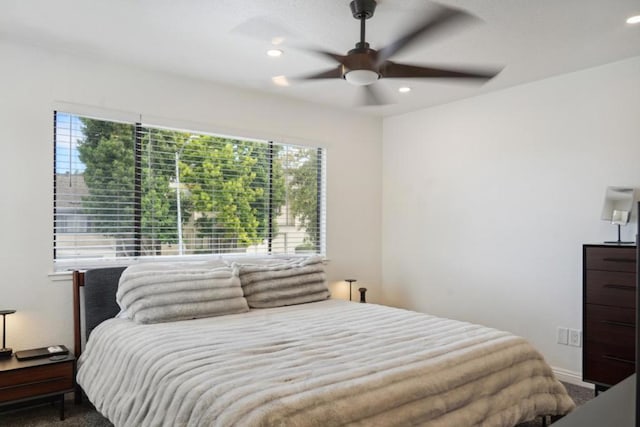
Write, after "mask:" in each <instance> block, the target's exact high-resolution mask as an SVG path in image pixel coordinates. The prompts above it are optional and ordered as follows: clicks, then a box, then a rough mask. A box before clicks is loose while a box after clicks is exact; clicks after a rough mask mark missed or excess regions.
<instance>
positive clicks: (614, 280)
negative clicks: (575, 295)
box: [582, 244, 636, 392]
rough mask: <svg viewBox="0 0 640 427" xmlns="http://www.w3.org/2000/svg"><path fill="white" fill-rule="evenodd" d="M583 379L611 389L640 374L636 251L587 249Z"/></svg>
mask: <svg viewBox="0 0 640 427" xmlns="http://www.w3.org/2000/svg"><path fill="white" fill-rule="evenodd" d="M582 255H583V275H582V277H583V292H582V295H583V297H582V316H583V323H582V330H583V337H584V340H583V341H584V348H583V351H582V379H583V381H585V382H588V383H592V384H595V386H596V392H599V391H602V390H606V389H607V388H608V387H611V386H613V385H615V384H617V383H619V382H620V381H622V380H624V379H625V378H626V377H628V376H629V375H631V374H633V373H634V372H635V342H636V336H635V331H636V314H635V308H636V247H635V246H632V245H604V244H601V245H584V246H583V249H582Z"/></svg>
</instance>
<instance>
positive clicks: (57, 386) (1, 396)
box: [0, 354, 76, 420]
mask: <svg viewBox="0 0 640 427" xmlns="http://www.w3.org/2000/svg"><path fill="white" fill-rule="evenodd" d="M75 371H76V358H75V357H74V356H73V355H71V354H69V355H67V356H66V358H64V359H62V360H50V359H49V358H47V357H45V358H41V359H32V360H25V361H19V360H17V359H16V358H15V356H12V357H11V358H10V359H0V408H5V407H11V406H18V405H22V404H25V403H28V402H30V401H39V400H51V401H55V400H59V401H60V419H61V420H64V394H65V393H70V392H73V391H74V384H75V381H74V378H75Z"/></svg>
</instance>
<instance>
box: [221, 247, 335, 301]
mask: <svg viewBox="0 0 640 427" xmlns="http://www.w3.org/2000/svg"><path fill="white" fill-rule="evenodd" d="M234 265H235V266H237V267H238V269H239V272H240V282H241V284H242V290H243V292H244V296H245V298H246V299H247V302H248V303H249V306H250V307H252V308H271V307H281V306H285V305H294V304H303V303H308V302H314V301H322V300H325V299H327V298H329V297H330V296H331V294H330V292H329V288H328V287H327V279H326V274H325V271H324V263H323V259H322V257H319V256H314V257H311V258H303V259H294V260H291V261H287V262H283V263H278V264H240V263H236V264H234Z"/></svg>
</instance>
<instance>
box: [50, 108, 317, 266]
mask: <svg viewBox="0 0 640 427" xmlns="http://www.w3.org/2000/svg"><path fill="white" fill-rule="evenodd" d="M54 123H55V133H54V141H55V162H54V165H55V166H54V167H55V171H54V176H55V182H54V185H55V191H54V194H55V198H54V259H55V262H56V266H57V267H58V268H65V267H69V268H70V267H74V268H75V267H83V266H84V267H86V266H88V265H99V264H100V263H101V262H103V261H110V260H114V259H122V258H123V257H124V258H138V257H151V256H194V255H205V254H235V255H238V254H248V255H270V254H295V253H300V252H307V253H309V252H310V253H322V247H323V233H322V229H323V227H322V224H323V216H324V211H323V203H322V201H323V194H324V184H323V179H324V175H323V167H322V162H323V157H324V156H323V150H322V149H320V148H315V147H305V146H297V145H291V144H280V143H276V142H271V141H269V142H267V141H256V140H248V139H242V138H232V137H223V136H215V135H209V134H203V133H195V132H188V131H181V130H171V129H162V128H158V127H150V126H143V125H141V124H139V123H137V124H136V123H119V122H113V121H106V120H99V119H93V118H88V117H80V116H76V115H71V114H66V113H61V112H56V113H55V120H54Z"/></svg>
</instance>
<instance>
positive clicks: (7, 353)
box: [0, 310, 16, 358]
mask: <svg viewBox="0 0 640 427" xmlns="http://www.w3.org/2000/svg"><path fill="white" fill-rule="evenodd" d="M15 312H16V311H15V310H0V315H2V348H0V357H2V358H4V357H11V354H12V353H13V350H11V349H10V348H7V344H6V342H5V339H6V337H7V329H6V317H7V314H13V313H15Z"/></svg>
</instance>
